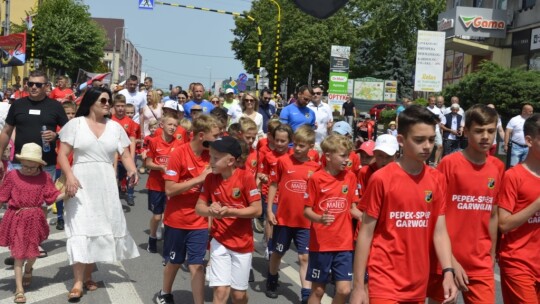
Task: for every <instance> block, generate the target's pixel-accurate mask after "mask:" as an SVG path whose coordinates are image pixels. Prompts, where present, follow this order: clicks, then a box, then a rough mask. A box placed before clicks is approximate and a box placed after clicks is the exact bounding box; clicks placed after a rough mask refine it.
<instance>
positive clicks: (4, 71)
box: [2, 0, 10, 91]
mask: <svg viewBox="0 0 540 304" xmlns="http://www.w3.org/2000/svg"><path fill="white" fill-rule="evenodd" d="M9 19H10V0H6V18H5V20H4V36H7V35H9V30H10V21H9ZM8 73H9V67H4V68H3V69H2V88H3V90H4V91H5V90H6V89H7V79H8Z"/></svg>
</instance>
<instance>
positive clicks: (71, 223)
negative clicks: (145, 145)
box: [60, 117, 139, 265]
mask: <svg viewBox="0 0 540 304" xmlns="http://www.w3.org/2000/svg"><path fill="white" fill-rule="evenodd" d="M60 140H61V141H62V142H65V143H67V144H69V145H71V146H72V147H73V167H72V170H73V174H74V175H75V177H77V179H78V180H79V183H80V185H81V187H82V188H81V189H79V190H78V191H77V194H76V195H75V197H73V198H70V199H68V200H67V202H66V203H65V207H64V210H65V212H66V215H65V217H64V219H65V224H66V227H65V231H66V235H67V244H66V249H67V254H68V258H69V263H70V265H71V264H74V263H94V262H116V261H119V260H124V259H130V258H135V257H138V256H139V251H138V249H137V245H136V244H135V241H133V238H131V235H130V234H129V232H128V231H127V227H126V219H125V217H124V212H123V210H122V204H121V203H120V199H119V197H118V188H117V184H116V174H115V172H114V168H113V160H114V157H115V152H118V153H120V154H122V152H123V150H124V147H127V146H129V143H130V141H129V138H128V137H127V135H126V132H125V131H124V129H123V128H122V127H121V126H120V125H119V124H118V123H117V122H115V121H112V120H107V123H106V125H105V131H104V132H103V134H102V135H101V137H99V138H97V137H96V136H95V135H94V133H93V132H92V131H91V130H90V127H89V126H88V124H87V122H86V119H85V118H84V117H77V118H74V119H72V120H70V121H69V122H68V123H67V124H66V125H65V126H64V127H63V128H62V130H61V131H60Z"/></svg>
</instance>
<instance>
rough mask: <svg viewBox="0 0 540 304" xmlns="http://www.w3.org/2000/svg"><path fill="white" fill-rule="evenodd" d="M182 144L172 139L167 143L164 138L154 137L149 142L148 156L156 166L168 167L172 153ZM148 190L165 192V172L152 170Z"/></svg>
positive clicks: (147, 184) (147, 183)
mask: <svg viewBox="0 0 540 304" xmlns="http://www.w3.org/2000/svg"><path fill="white" fill-rule="evenodd" d="M181 144H182V142H181V141H179V140H176V139H174V138H173V139H172V140H171V141H170V142H166V141H165V140H164V139H163V137H162V136H159V137H153V138H151V139H150V141H149V142H148V152H147V153H146V156H147V157H148V158H151V159H152V161H153V162H154V164H156V165H158V166H160V165H165V166H167V165H168V163H169V158H170V156H171V153H172V152H173V151H174V150H175V148H177V147H178V146H179V145H181ZM146 189H148V190H153V191H161V192H164V191H165V180H163V172H162V171H160V170H150V173H149V174H148V180H147V181H146Z"/></svg>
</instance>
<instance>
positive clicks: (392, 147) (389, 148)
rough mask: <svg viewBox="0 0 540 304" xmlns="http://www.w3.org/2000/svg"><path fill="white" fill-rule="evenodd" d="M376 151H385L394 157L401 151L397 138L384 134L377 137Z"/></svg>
mask: <svg viewBox="0 0 540 304" xmlns="http://www.w3.org/2000/svg"><path fill="white" fill-rule="evenodd" d="M375 150H378V151H383V152H384V153H386V154H388V155H390V156H393V155H394V154H396V152H397V151H398V150H399V144H398V142H397V139H396V137H395V136H392V135H390V134H383V135H379V136H378V137H377V140H376V141H375V148H373V151H375Z"/></svg>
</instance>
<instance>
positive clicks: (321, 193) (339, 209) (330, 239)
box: [304, 134, 358, 304]
mask: <svg viewBox="0 0 540 304" xmlns="http://www.w3.org/2000/svg"><path fill="white" fill-rule="evenodd" d="M352 148H353V146H352V142H351V141H350V139H348V138H347V137H345V136H343V135H337V134H333V135H330V136H328V137H327V138H325V139H324V140H323V142H322V143H321V149H322V151H323V153H324V155H325V157H326V166H325V167H324V169H321V170H319V171H317V172H315V173H314V174H313V175H312V176H311V178H310V179H309V180H308V182H307V190H306V193H305V196H304V216H305V217H306V218H307V219H309V220H310V221H311V229H310V239H309V262H308V269H307V274H306V280H308V281H311V284H312V285H311V286H312V287H311V295H310V296H309V298H308V301H307V302H305V303H320V302H321V299H322V297H323V295H324V292H325V288H326V283H327V282H328V281H329V279H330V271H331V272H332V275H333V278H334V279H335V282H336V293H335V296H334V299H333V301H332V303H335V304H339V303H345V301H346V300H347V297H348V296H349V293H350V291H351V280H352V273H351V269H352V263H353V252H352V250H353V233H352V232H353V229H352V214H353V208H354V207H353V203H356V202H357V201H358V191H357V182H356V176H355V175H354V174H353V173H352V172H350V171H349V170H346V166H347V161H348V159H349V154H350V152H351V151H352Z"/></svg>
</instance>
